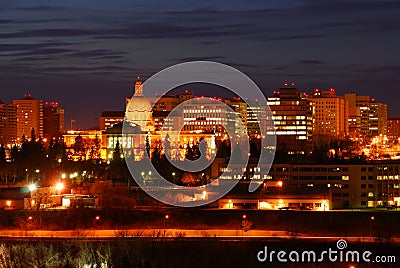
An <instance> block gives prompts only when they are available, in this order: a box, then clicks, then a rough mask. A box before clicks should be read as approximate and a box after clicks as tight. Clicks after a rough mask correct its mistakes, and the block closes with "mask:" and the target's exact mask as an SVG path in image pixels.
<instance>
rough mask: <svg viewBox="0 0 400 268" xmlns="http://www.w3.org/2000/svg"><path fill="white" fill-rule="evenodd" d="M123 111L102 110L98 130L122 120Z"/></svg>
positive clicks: (123, 116) (103, 129)
mask: <svg viewBox="0 0 400 268" xmlns="http://www.w3.org/2000/svg"><path fill="white" fill-rule="evenodd" d="M124 118H125V111H104V112H103V113H102V114H101V116H100V119H99V120H100V131H105V130H106V129H109V128H112V127H113V126H114V125H115V124H118V123H121V122H123V121H124Z"/></svg>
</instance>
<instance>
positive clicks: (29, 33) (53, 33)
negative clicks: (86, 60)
mask: <svg viewBox="0 0 400 268" xmlns="http://www.w3.org/2000/svg"><path fill="white" fill-rule="evenodd" d="M91 34H93V32H92V31H88V30H79V29H67V28H49V29H37V30H22V31H17V32H13V33H1V34H0V38H27V37H75V36H85V35H91Z"/></svg>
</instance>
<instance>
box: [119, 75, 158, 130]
mask: <svg viewBox="0 0 400 268" xmlns="http://www.w3.org/2000/svg"><path fill="white" fill-rule="evenodd" d="M126 105H127V106H126V113H125V120H126V121H128V122H130V123H133V124H136V125H138V126H140V128H141V130H142V131H148V132H152V131H154V125H153V120H152V105H151V103H150V100H149V99H148V98H146V97H145V96H144V94H143V83H142V81H141V80H140V76H138V79H137V81H136V83H135V94H134V95H133V97H132V98H131V99H127V104H126Z"/></svg>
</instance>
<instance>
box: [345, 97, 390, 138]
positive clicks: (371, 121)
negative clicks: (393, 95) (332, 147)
mask: <svg viewBox="0 0 400 268" xmlns="http://www.w3.org/2000/svg"><path fill="white" fill-rule="evenodd" d="M344 99H345V100H346V101H347V102H348V104H349V119H348V120H349V134H350V136H351V137H367V138H370V137H373V136H378V135H385V134H386V132H387V105H386V104H383V103H378V102H377V101H376V100H375V99H374V98H371V97H370V96H358V95H357V94H355V93H349V94H345V95H344Z"/></svg>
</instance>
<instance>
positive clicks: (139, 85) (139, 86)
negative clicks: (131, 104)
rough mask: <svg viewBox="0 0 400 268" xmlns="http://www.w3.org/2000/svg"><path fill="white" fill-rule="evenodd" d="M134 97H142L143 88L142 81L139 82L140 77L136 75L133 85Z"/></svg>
mask: <svg viewBox="0 0 400 268" xmlns="http://www.w3.org/2000/svg"><path fill="white" fill-rule="evenodd" d="M135 96H143V86H142V81H141V80H140V75H138V77H137V80H136V83H135Z"/></svg>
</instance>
